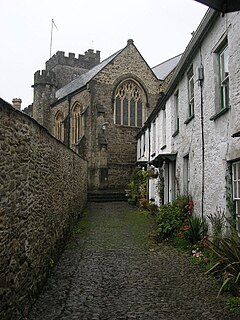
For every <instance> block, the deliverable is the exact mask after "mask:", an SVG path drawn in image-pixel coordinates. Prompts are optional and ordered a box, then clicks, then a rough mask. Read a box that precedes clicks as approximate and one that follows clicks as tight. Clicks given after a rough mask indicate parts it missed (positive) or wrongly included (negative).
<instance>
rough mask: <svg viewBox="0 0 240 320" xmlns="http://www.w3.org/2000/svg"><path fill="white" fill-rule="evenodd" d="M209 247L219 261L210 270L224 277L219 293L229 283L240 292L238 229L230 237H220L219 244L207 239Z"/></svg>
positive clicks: (239, 238)
mask: <svg viewBox="0 0 240 320" xmlns="http://www.w3.org/2000/svg"><path fill="white" fill-rule="evenodd" d="M207 244H208V247H209V249H210V250H212V251H213V252H214V253H215V255H216V256H217V258H218V262H217V263H216V264H215V265H214V266H213V267H212V268H211V269H210V270H208V272H214V273H218V274H219V273H220V275H222V277H223V282H222V286H221V288H220V290H219V293H218V295H219V294H220V293H221V291H222V290H223V288H224V287H225V286H226V285H227V284H228V285H230V286H231V289H233V290H236V291H237V292H238V293H239V284H240V236H239V234H238V232H237V231H236V229H234V230H232V234H231V235H230V236H229V237H225V238H220V239H219V242H218V244H216V243H214V242H213V241H210V240H208V241H207Z"/></svg>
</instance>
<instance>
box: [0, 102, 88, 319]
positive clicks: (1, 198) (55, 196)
mask: <svg viewBox="0 0 240 320" xmlns="http://www.w3.org/2000/svg"><path fill="white" fill-rule="evenodd" d="M0 114H1V116H0V212H1V214H0V217H1V218H0V227H1V231H0V245H1V250H0V252H1V257H0V287H1V288H0V294H1V296H2V297H1V309H0V318H1V319H3V320H8V319H9V320H10V319H14V320H17V319H25V317H27V313H28V310H29V306H30V304H31V302H32V301H33V300H34V298H35V297H36V295H37V293H38V291H39V289H40V288H41V286H42V285H43V283H44V281H45V280H46V277H47V275H48V272H49V269H50V267H51V266H52V265H53V264H54V261H55V259H56V257H57V255H58V253H60V249H61V246H62V245H63V244H64V240H65V238H66V237H67V235H68V234H69V230H70V228H71V225H72V224H73V222H74V221H76V219H77V217H78V216H79V214H80V213H81V211H82V210H83V208H84V206H85V204H86V196H87V190H86V187H87V163H86V162H85V161H84V160H83V159H82V158H80V157H79V156H78V155H77V154H76V153H74V152H73V151H72V150H69V149H67V148H66V147H65V146H64V145H63V144H62V143H61V142H59V141H57V140H56V139H55V138H53V137H52V136H51V135H50V134H49V133H48V132H47V131H46V129H44V128H43V127H42V126H40V125H39V124H38V123H37V122H35V121H34V120H33V119H31V118H30V117H28V116H27V115H25V114H24V113H22V112H20V111H17V110H15V109H14V108H12V107H11V105H9V104H7V103H6V102H5V101H3V100H1V99H0Z"/></svg>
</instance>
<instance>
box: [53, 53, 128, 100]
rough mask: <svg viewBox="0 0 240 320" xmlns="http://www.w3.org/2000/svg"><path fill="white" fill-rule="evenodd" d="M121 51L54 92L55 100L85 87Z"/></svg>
mask: <svg viewBox="0 0 240 320" xmlns="http://www.w3.org/2000/svg"><path fill="white" fill-rule="evenodd" d="M122 50H123V49H121V50H119V51H117V52H115V53H114V54H112V55H111V56H110V57H108V58H107V59H105V60H103V61H102V62H101V63H99V64H98V65H96V66H95V67H93V68H92V69H90V70H89V71H87V72H86V73H84V74H82V75H81V76H79V77H78V78H76V79H74V80H73V81H71V82H69V83H68V84H67V85H65V86H64V87H62V88H61V89H59V90H58V91H57V92H56V98H57V100H59V99H62V98H64V97H66V96H67V95H68V94H70V93H72V92H74V91H76V90H78V89H79V88H82V87H83V86H85V85H86V84H87V83H88V82H89V81H90V80H91V79H92V78H94V77H95V75H96V74H97V73H99V72H100V71H101V70H102V69H103V68H104V67H105V66H106V65H107V64H108V63H109V62H111V61H112V60H113V59H114V58H115V57H116V56H117V55H118V54H119V53H120V52H121V51H122Z"/></svg>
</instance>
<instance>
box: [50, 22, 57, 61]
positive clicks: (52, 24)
mask: <svg viewBox="0 0 240 320" xmlns="http://www.w3.org/2000/svg"><path fill="white" fill-rule="evenodd" d="M53 26H54V27H55V28H56V29H57V30H58V28H57V26H56V24H55V23H54V20H53V18H52V23H51V39H50V58H51V56H52V39H53Z"/></svg>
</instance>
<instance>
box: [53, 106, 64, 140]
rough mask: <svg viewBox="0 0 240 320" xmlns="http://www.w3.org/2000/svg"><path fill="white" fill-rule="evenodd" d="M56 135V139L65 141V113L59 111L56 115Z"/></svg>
mask: <svg viewBox="0 0 240 320" xmlns="http://www.w3.org/2000/svg"><path fill="white" fill-rule="evenodd" d="M54 131H55V137H56V139H58V140H60V141H63V136H64V134H63V113H62V112H61V111H57V113H56V115H55V130H54Z"/></svg>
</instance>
